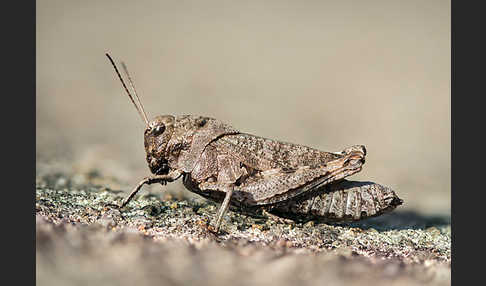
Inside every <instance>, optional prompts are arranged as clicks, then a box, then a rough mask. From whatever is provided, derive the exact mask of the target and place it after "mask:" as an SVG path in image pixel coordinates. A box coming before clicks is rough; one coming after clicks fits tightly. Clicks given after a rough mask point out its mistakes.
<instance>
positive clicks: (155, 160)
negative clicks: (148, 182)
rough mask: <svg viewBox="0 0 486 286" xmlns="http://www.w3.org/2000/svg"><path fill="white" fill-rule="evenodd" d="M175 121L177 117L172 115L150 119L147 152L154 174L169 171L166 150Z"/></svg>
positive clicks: (145, 136) (146, 144) (146, 138)
mask: <svg viewBox="0 0 486 286" xmlns="http://www.w3.org/2000/svg"><path fill="white" fill-rule="evenodd" d="M174 121H175V118H174V116H172V115H161V116H157V117H155V118H154V119H153V120H152V121H150V122H149V123H148V125H147V127H146V128H145V132H144V145H145V152H146V153H147V163H148V165H149V168H150V171H151V172H152V173H153V174H156V175H163V174H167V173H169V165H168V161H167V158H166V150H167V144H168V143H169V140H170V138H171V137H172V133H173V130H174Z"/></svg>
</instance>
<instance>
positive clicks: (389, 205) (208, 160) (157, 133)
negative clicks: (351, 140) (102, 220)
mask: <svg viewBox="0 0 486 286" xmlns="http://www.w3.org/2000/svg"><path fill="white" fill-rule="evenodd" d="M106 56H107V57H108V59H109V60H110V62H111V64H112V65H113V67H114V69H115V71H116V73H117V75H118V78H119V79H120V81H121V83H122V85H123V87H124V89H125V91H126V93H127V95H128V97H129V98H130V100H131V102H132V103H133V105H134V106H135V109H136V110H137V111H138V113H139V114H140V117H141V118H142V120H143V121H144V123H145V125H146V126H145V131H144V146H145V152H146V160H147V163H148V166H149V168H150V171H151V173H152V175H151V176H148V177H145V178H144V179H142V180H141V181H140V182H139V183H138V185H137V186H136V187H135V188H134V189H133V191H132V192H131V193H130V194H129V195H128V196H127V197H126V198H125V199H124V200H123V201H122V202H121V204H120V205H119V207H120V208H122V207H124V206H125V205H126V204H128V202H130V200H131V199H132V198H133V197H134V196H135V194H136V193H137V192H138V191H139V190H140V189H141V188H142V186H143V185H150V184H154V183H160V184H162V185H165V184H167V183H168V182H173V181H175V180H177V179H179V178H181V177H182V182H183V184H184V186H185V187H186V188H187V189H188V190H189V191H191V192H194V193H196V194H198V195H200V196H202V197H204V198H207V199H209V200H212V201H215V202H218V203H221V206H220V208H219V210H218V212H217V214H216V216H215V218H214V220H213V222H212V223H211V224H212V226H211V225H210V226H209V228H210V230H212V231H214V232H216V233H217V232H219V229H220V226H221V221H222V218H223V217H224V215H225V214H226V212H227V211H228V209H229V208H230V207H231V209H234V210H243V209H245V210H250V211H251V210H264V211H267V213H269V214H271V215H274V214H277V216H282V217H285V216H294V217H307V218H317V219H319V218H321V219H330V220H332V219H333V218H334V219H335V220H337V221H345V220H357V219H362V218H365V217H369V216H375V215H379V214H381V213H384V212H387V211H390V210H392V209H394V208H395V207H396V206H397V205H400V204H401V203H402V201H401V200H400V199H399V198H398V197H397V196H396V194H395V193H394V192H393V191H392V190H390V189H388V188H386V187H383V186H381V185H378V184H374V183H370V184H368V185H360V184H359V182H358V183H356V182H354V183H351V184H350V183H348V181H345V180H343V179H344V178H345V177H348V176H350V175H353V174H355V173H357V172H359V171H361V169H362V165H363V164H364V162H365V155H366V149H365V147H364V146H363V145H354V146H351V147H348V148H345V149H344V150H342V151H340V152H324V151H320V150H317V149H314V148H311V147H307V146H303V145H298V144H293V143H287V142H280V141H276V140H272V139H267V138H263V137H259V136H255V135H251V134H247V133H243V132H240V131H238V130H237V129H234V128H233V127H231V126H230V125H228V124H225V123H223V122H221V121H219V120H217V119H214V118H211V117H206V116H197V115H180V116H173V115H159V116H156V117H155V118H153V119H152V120H148V117H147V114H146V113H145V110H144V108H143V105H142V103H141V102H140V98H139V97H138V94H137V92H136V89H135V86H134V84H133V81H132V79H131V77H130V74H129V73H128V69H127V68H126V65H125V64H124V63H122V66H123V69H124V71H125V74H126V76H127V77H128V81H129V83H130V85H131V88H132V90H133V93H134V94H135V98H136V100H137V103H138V105H137V103H136V102H135V100H134V97H133V96H132V94H131V93H130V91H129V90H128V88H127V86H126V85H125V82H124V81H123V78H122V76H121V75H120V72H119V71H118V68H117V66H116V64H115V63H114V61H113V59H112V58H111V57H110V55H109V54H106ZM366 186H367V187H366ZM370 190H372V191H370ZM319 206H320V207H319Z"/></svg>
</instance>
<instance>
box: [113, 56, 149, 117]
mask: <svg viewBox="0 0 486 286" xmlns="http://www.w3.org/2000/svg"><path fill="white" fill-rule="evenodd" d="M105 55H106V56H107V57H108V59H109V60H110V62H111V64H112V65H113V68H115V71H116V74H117V75H118V78H119V79H120V81H121V83H122V85H123V87H124V88H125V91H126V92H127V94H128V97H129V98H130V100H131V101H132V103H133V105H134V106H135V109H137V111H138V113H139V114H140V117H141V118H142V120H143V121H145V124H147V125H148V124H149V122H148V120H147V115H146V114H145V111H143V113H142V111H141V110H143V107H142V108H141V109H140V107H139V106H138V105H137V104H136V103H135V100H133V96H132V95H131V94H130V91H128V88H127V86H126V85H125V82H124V81H123V78H122V77H121V75H120V72H119V71H118V68H117V67H116V65H115V62H114V61H113V59H112V58H111V57H110V55H109V54H108V53H106V54H105ZM126 72H127V71H126ZM127 74H128V72H127ZM128 78H129V80H130V76H129V77H128ZM130 84H131V85H132V88H134V86H133V83H132V81H131V80H130ZM134 90H135V88H134ZM136 94H137V93H136V92H135V95H136ZM137 100H138V102H139V103H140V99H139V98H138V96H137ZM140 106H142V104H140Z"/></svg>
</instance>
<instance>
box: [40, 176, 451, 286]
mask: <svg viewBox="0 0 486 286" xmlns="http://www.w3.org/2000/svg"><path fill="white" fill-rule="evenodd" d="M118 185H120V183H119V182H117V181H116V180H115V179H112V178H106V177H103V176H102V175H101V174H99V173H98V172H96V171H93V172H89V173H87V174H83V175H81V174H72V173H69V172H66V173H63V172H52V171H50V170H49V171H46V172H43V170H42V169H39V168H38V171H37V182H36V279H37V283H38V285H133V284H135V283H136V284H138V285H150V284H157V285H161V284H162V285H194V284H198V285H248V284H254V285H279V286H280V285H296V284H299V285H316V284H318V283H319V284H324V283H326V284H327V285H364V284H368V283H373V285H424V284H428V285H449V284H450V278H451V225H450V217H447V216H444V217H442V216H424V215H420V214H418V213H415V212H411V211H400V209H397V210H395V211H394V212H392V213H391V214H387V215H383V216H381V217H377V218H372V219H368V220H365V221H362V222H359V223H351V224H340V225H339V224H335V225H329V224H318V223H314V222H308V223H305V224H299V223H297V224H288V223H281V222H276V221H274V220H271V219H267V218H264V217H250V216H246V215H242V214H238V213H235V212H229V213H228V215H227V216H226V217H225V219H224V221H223V225H222V229H223V231H222V233H221V234H219V235H214V234H212V233H211V232H209V231H208V230H207V223H208V222H209V221H210V220H211V219H212V217H213V216H214V214H215V213H216V210H217V208H218V206H217V205H216V204H214V203H212V202H209V201H206V200H204V199H198V198H193V197H186V196H184V195H174V194H172V193H171V192H170V191H169V192H160V191H158V192H147V191H142V192H140V193H139V195H138V196H136V197H135V199H134V200H132V201H131V202H130V203H129V204H128V205H127V206H126V207H125V208H124V209H123V210H122V211H121V212H120V211H119V210H117V209H116V208H113V207H112V206H110V204H112V203H119V202H120V201H121V199H122V198H123V197H124V196H125V195H126V192H127V191H128V189H123V191H122V190H119V189H111V188H109V187H108V186H118ZM121 185H122V184H121ZM167 188H170V185H169V186H168V187H167Z"/></svg>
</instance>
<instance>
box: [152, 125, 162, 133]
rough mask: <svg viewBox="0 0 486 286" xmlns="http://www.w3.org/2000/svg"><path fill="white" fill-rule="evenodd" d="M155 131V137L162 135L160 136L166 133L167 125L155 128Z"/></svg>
mask: <svg viewBox="0 0 486 286" xmlns="http://www.w3.org/2000/svg"><path fill="white" fill-rule="evenodd" d="M153 130H154V131H153V132H154V135H160V134H162V133H164V131H165V125H163V124H162V125H157V126H155V127H154V129H153Z"/></svg>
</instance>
